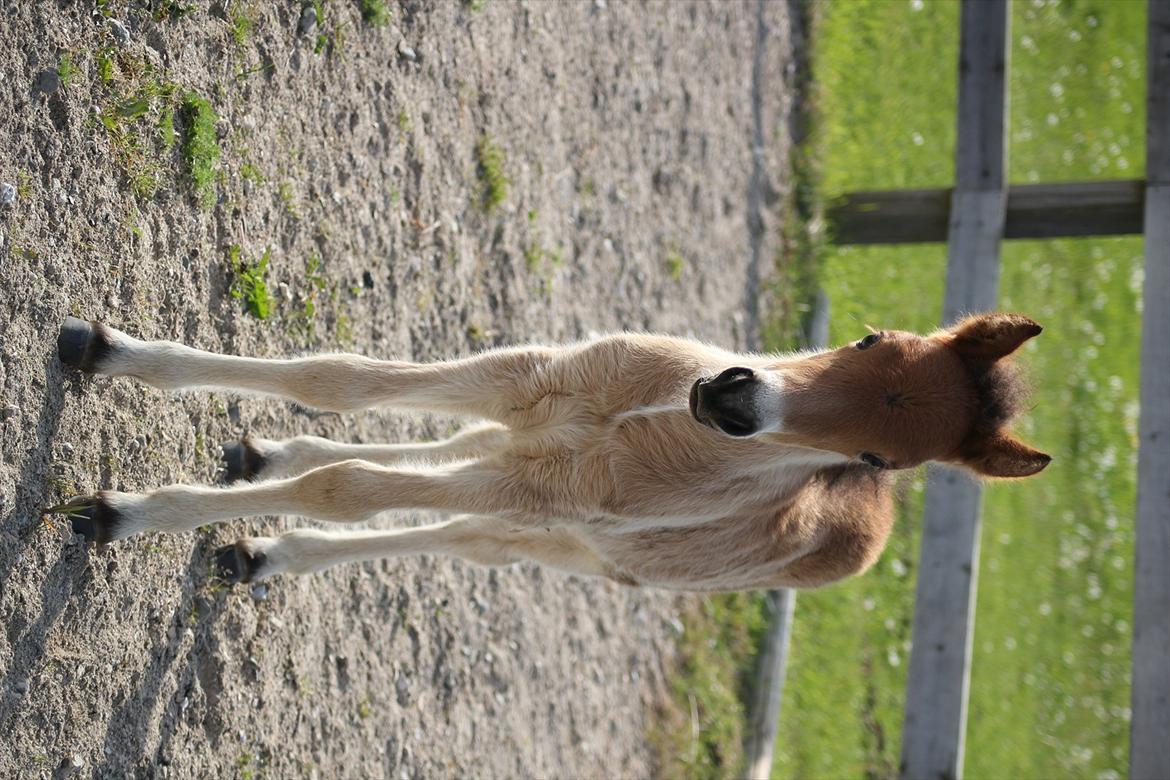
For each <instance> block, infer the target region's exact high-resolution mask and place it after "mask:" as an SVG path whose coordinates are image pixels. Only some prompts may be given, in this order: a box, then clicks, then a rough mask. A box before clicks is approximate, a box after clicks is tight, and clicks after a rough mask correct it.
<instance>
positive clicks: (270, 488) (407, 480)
mask: <svg viewBox="0 0 1170 780" xmlns="http://www.w3.org/2000/svg"><path fill="white" fill-rule="evenodd" d="M534 468H540V467H539V466H534V465H533V463H532V461H530V460H527V459H524V458H509V457H497V458H490V459H486V460H481V461H475V462H471V463H462V464H455V465H450V466H432V467H428V468H419V469H414V470H408V469H405V468H386V467H383V466H377V465H375V464H373V463H367V462H365V461H360V460H347V461H343V462H341V463H334V464H332V465H329V466H323V467H322V468H318V469H314V470H312V471H309V472H307V473H305V474H302V475H300V476H299V477H293V478H290V479H281V480H274V481H271V482H259V483H253V484H243V485H239V486H233V487H228V488H215V487H207V486H202V485H169V486H167V487H162V488H158V489H156V490H152V491H150V492H148V493H121V492H116V491H102V492H100V493H97V494H96V495H93V496H80V497H77V498H74V499H72V500H71V501H69V502H66V503H65V504H62V505H60V506H56V507H53V508H52V509H50V510H48V511H49V512H50V513H60V514H65V515H67V516H69V518H70V519H71V520H72V524H73V530H74V532H76V533H80V534H83V535H84V536H85V537H86V538H87V539H88V540H90V541H96V542H99V543H105V542H110V541H115V540H118V539H125V538H127V537H129V536H133V535H134V534H138V533H142V532H144V531H163V532H167V533H177V532H180V531H189V530H192V529H194V528H198V527H199V526H201V525H205V524H207V523H214V522H217V521H222V520H230V519H233V518H237V517H251V516H256V515H271V514H287V515H301V516H304V517H311V518H314V519H317V520H325V521H327V522H332V523H360V522H363V521H365V520H369V519H370V518H372V517H373V516H374V515H376V514H378V513H379V512H383V511H386V510H389V509H431V510H439V511H443V512H469V513H475V514H490V515H500V516H507V517H512V518H523V517H533V516H535V517H541V518H543V517H550V516H552V517H562V518H564V517H572V516H577V515H580V514H581V512H580V511H579V507H577V506H576V504H577V502H576V501H575V499H574V497H573V496H571V495H569V494H567V493H563V492H559V491H560V490H562V489H563V485H564V484H566V480H565V477H566V476H567V475H566V474H563V473H559V471H558V473H557V474H556V475H554V476H556V477H559V479H558V482H557V483H556V484H555V485H554V486H550V487H543V486H541V484H540V481H539V480H540V475H537V474H534V473H533V472H532V470H533V469H534ZM552 468H553V469H554V470H557V469H559V470H560V471H564V470H565V469H567V468H571V466H566V465H562V466H554V467H552ZM544 470H545V471H547V470H548V469H547V468H546V469H544Z"/></svg>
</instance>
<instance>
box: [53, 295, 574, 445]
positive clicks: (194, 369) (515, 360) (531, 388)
mask: <svg viewBox="0 0 1170 780" xmlns="http://www.w3.org/2000/svg"><path fill="white" fill-rule="evenodd" d="M57 353H58V355H59V356H60V358H61V361H62V362H63V363H65V364H66V365H69V366H73V367H74V368H79V369H81V370H83V371H88V372H93V373H98V374H108V375H111V376H132V377H135V378H137V379H139V380H141V381H143V382H146V383H147V384H150V385H154V386H155V387H159V388H162V389H164V390H174V389H182V388H197V387H205V388H226V389H229V390H242V391H251V392H255V393H261V394H266V395H276V396H282V397H284V398H291V399H294V400H296V401H299V402H301V403H303V404H305V405H306V406H312V407H316V408H318V409H327V410H329V411H336V412H347V411H354V410H357V409H364V408H367V407H371V406H379V405H383V404H384V405H389V406H396V407H399V408H403V409H416V410H420V411H433V412H443V413H448V414H469V415H474V416H476V417H481V418H488V419H492V420H497V421H500V422H507V421H508V419H509V418H510V417H514V415H515V412H516V411H517V409H518V408H526V407H527V406H529V405H531V404H535V403H536V402H538V401H539V400H540V399H541V398H543V397H544V396H547V395H548V394H549V392H550V390H548V389H545V388H543V387H542V386H541V383H542V375H543V371H544V369H545V368H546V367H547V366H548V364H549V363H550V361H552V360H553V358H554V356H555V355H556V350H554V349H550V348H547V347H525V348H516V349H498V350H492V351H489V352H483V353H481V354H478V355H475V356H473V357H468V358H463V359H460V360H451V361H444V362H439V363H411V362H407V361H401V360H373V359H371V358H366V357H361V356H359V355H320V356H316V357H307V358H297V359H293V360H262V359H259V358H245V357H234V356H230V355H216V354H213V353H211V352H204V351H202V350H198V349H193V348H191V347H187V346H184V345H182V344H176V343H174V342H171V341H140V340H139V339H136V338H133V337H131V336H128V335H126V334H125V333H122V332H121V331H118V330H115V329H113V328H111V327H108V326H106V325H102V324H100V323H92V322H84V321H82V320H79V319H76V318H74V317H68V318H66V320H65V323H64V324H63V325H62V326H61V332H60V335H59V336H58V338H57Z"/></svg>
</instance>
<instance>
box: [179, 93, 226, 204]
mask: <svg viewBox="0 0 1170 780" xmlns="http://www.w3.org/2000/svg"><path fill="white" fill-rule="evenodd" d="M183 118H184V119H185V120H186V139H185V140H184V143H183V157H184V158H185V159H186V161H187V167H188V170H189V172H190V174H191V183H192V185H193V186H194V188H195V197H196V198H197V199H198V201H199V204H200V205H201V206H203V208H207V209H209V208H211V207H212V206H214V205H215V195H216V189H215V168H216V164H217V163H218V162H219V155H220V149H219V141H218V139H217V138H216V136H215V123H216V121H217V120H218V119H219V117H217V116H216V114H215V109H213V108H212V107H211V103H210V102H209V101H208V100H207V98H204V97H202V96H201V95H199V94H198V93H197V92H188V93H187V94H185V95H184V96H183Z"/></svg>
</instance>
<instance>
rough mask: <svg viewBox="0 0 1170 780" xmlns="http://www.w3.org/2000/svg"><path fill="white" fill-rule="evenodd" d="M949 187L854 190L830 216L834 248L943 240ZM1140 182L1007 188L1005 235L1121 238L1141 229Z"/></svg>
mask: <svg viewBox="0 0 1170 780" xmlns="http://www.w3.org/2000/svg"><path fill="white" fill-rule="evenodd" d="M952 193H953V190H952V189H951V188H935V189H920V190H885V191H875V192H852V193H849V194H847V195H844V196H842V197H841V198H840V199H838V200H837V201H836V202H834V203H833V204H832V205H831V206H830V207H829V208H828V209H827V210H826V213H825V216H826V219H827V221H828V223H829V237H830V239H831V240H832V241H833V243H835V244H840V245H844V244H907V243H924V242H933V241H945V240H946V238H947V232H948V230H949V215H950V211H951V196H952ZM1144 208H1145V182H1144V181H1142V180H1140V179H1119V180H1105V181H1078V182H1059V183H1053V184H1017V185H1013V186H1010V187H1008V194H1007V218H1006V220H1005V221H1004V236H1003V237H1004V238H1072V237H1079V236H1120V235H1133V234H1140V233H1141V232H1142V219H1143V217H1144Z"/></svg>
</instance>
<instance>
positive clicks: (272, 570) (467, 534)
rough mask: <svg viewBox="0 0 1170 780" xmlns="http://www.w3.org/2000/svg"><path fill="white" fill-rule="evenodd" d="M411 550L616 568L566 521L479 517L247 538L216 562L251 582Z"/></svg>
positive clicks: (490, 560) (495, 562) (594, 571)
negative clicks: (559, 524)
mask: <svg viewBox="0 0 1170 780" xmlns="http://www.w3.org/2000/svg"><path fill="white" fill-rule="evenodd" d="M410 555H452V556H456V557H459V558H463V559H465V560H469V561H473V562H475V563H479V564H482V565H485V566H507V565H508V564H512V563H517V562H520V561H524V560H532V561H536V562H538V563H541V564H543V565H546V566H551V567H553V568H556V569H560V570H561V571H565V572H568V573H570V574H580V575H584V576H614V573H613V570H612V567H610V566H607V565H606V564H605V563H604V562H603V561H602V560H601V558H599V557H598V555H597V553H596V552H595V551H594V550H593V549H592V548H591V547H590V546H589V545H587V544H586V543H585V542H584V541H582V540H581V539H580V538H579V537H578V536H576V535H575V534H574V533H573V532H571V531H569V530H568V529H566V528H538V529H512V528H509V527H507V526H506V525H504V524H502V523H501V522H500V521H498V520H494V519H491V518H479V517H461V518H455V519H452V520H450V521H448V522H445V523H436V524H434V525H428V526H423V527H421V528H406V529H400V530H393V531H348V532H331V531H320V530H315V529H298V530H295V531H290V532H288V533H286V534H283V535H281V536H277V537H251V538H245V539H241V540H240V541H238V542H236V544H235V545H233V546H231V547H226V548H222V549H221V550H220V551H219V553H218V555H217V561H218V562H219V564H220V566H221V567H222V568H223V569H224V571H225V573H226V574H227V575H228V578H229V579H231V580H233V581H239V580H243V581H247V580H255V579H261V578H264V577H271V576H272V575H274V574H307V573H309V572H315V571H321V570H322V569H327V568H329V567H331V566H336V565H338V564H341V563H352V562H356V561H370V560H377V559H381V558H397V557H403V556H410Z"/></svg>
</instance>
